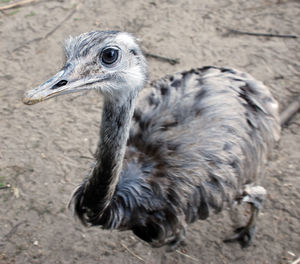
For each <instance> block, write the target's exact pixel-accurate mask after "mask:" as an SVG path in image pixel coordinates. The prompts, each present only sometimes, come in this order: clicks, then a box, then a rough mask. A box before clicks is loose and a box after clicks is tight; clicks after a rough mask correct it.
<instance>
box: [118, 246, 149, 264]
mask: <svg viewBox="0 0 300 264" xmlns="http://www.w3.org/2000/svg"><path fill="white" fill-rule="evenodd" d="M121 246H122V247H123V248H125V249H126V250H127V251H128V252H129V253H130V254H131V255H133V256H135V257H136V258H137V259H139V260H141V261H143V262H145V260H144V259H143V258H142V257H140V256H138V255H137V254H135V253H134V252H133V251H132V250H130V249H129V248H128V247H127V246H126V245H124V244H123V243H122V242H121Z"/></svg>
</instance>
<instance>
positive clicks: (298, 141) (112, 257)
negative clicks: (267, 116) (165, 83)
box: [0, 0, 300, 264]
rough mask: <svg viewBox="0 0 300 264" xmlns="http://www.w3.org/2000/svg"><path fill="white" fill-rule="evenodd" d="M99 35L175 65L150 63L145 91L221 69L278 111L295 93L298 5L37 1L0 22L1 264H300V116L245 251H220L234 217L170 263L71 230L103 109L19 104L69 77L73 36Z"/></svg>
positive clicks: (64, 102)
mask: <svg viewBox="0 0 300 264" xmlns="http://www.w3.org/2000/svg"><path fill="white" fill-rule="evenodd" d="M12 2H13V1H8V0H0V6H5V5H7V4H10V3H12ZM95 29H101V30H103V29H116V30H122V31H129V32H132V33H134V34H135V35H136V36H137V37H138V38H139V40H140V42H141V45H142V47H143V49H144V50H145V51H147V52H151V53H154V54H158V55H162V56H165V57H170V58H178V59H180V63H179V64H176V65H170V64H169V63H166V62H162V61H158V60H155V59H153V58H149V59H148V61H149V72H150V74H149V80H153V79H155V78H158V77H162V76H164V75H165V74H167V73H173V72H176V71H180V70H188V69H190V68H192V67H199V66H204V65H218V66H228V67H234V68H238V69H241V70H244V71H247V72H249V73H251V74H252V75H254V76H255V77H256V78H257V79H260V80H262V81H264V82H265V83H266V84H267V85H268V86H269V87H270V89H271V91H272V93H273V95H274V96H275V97H276V99H277V100H278V101H279V102H280V108H281V109H283V108H284V107H285V106H287V105H288V104H289V103H290V102H292V101H293V99H295V97H296V96H297V95H299V94H300V78H299V77H300V45H299V44H300V1H299V0H298V1H292V0H290V1H289V0H282V1H280V0H278V1H277V0H253V1H248V0H240V1H234V0H210V1H199V0H189V1H176V0H161V1H159V0H152V1H138V0H133V1H129V0H121V1H120V0H119V1H117V0H100V1H99V0H86V1H80V0H73V1H71V0H70V1H68V0H49V1H45V0H44V1H42V0H41V1H35V2H32V3H30V4H27V5H23V6H20V7H18V8H15V9H9V10H6V11H2V12H0V39H1V41H0V50H1V53H0V98H1V99H0V100H1V101H0V102H1V103H0V143H1V147H0V263H1V264H2V263H91V264H92V263H104V264H105V263H109V264H114V263H116V264H122V263H124V264H125V263H126V264H127V263H143V262H144V263H149V264H150V263H151V264H152V263H153V264H157V263H172V264H175V263H205V264H208V263H247V264H248V263H249V264H252V263H253V264H254V263H257V264H261V263H262V264H263V263H265V264H267V263H272V264H273V263H300V262H299V261H298V262H297V259H298V258H299V257H300V220H299V219H300V161H299V156H300V155H299V153H300V133H299V132H300V114H298V115H296V116H295V118H294V119H293V120H292V122H291V123H290V124H289V126H288V127H286V128H284V129H283V131H282V138H281V141H280V142H279V144H278V147H277V148H276V149H275V151H274V153H273V154H272V156H271V161H270V162H269V163H268V166H267V168H266V171H265V174H264V178H263V180H262V184H263V186H265V187H266V189H267V190H268V199H267V200H266V202H265V204H264V209H263V211H262V213H261V215H260V219H259V222H258V227H257V233H256V237H255V241H254V243H253V245H252V246H251V247H249V248H247V249H241V248H240V246H239V245H238V244H224V243H223V242H222V239H224V238H225V237H226V236H228V235H229V234H231V233H232V230H233V228H234V227H236V225H238V223H237V222H238V221H239V218H236V217H233V216H232V214H231V213H230V212H229V211H224V212H222V213H221V214H219V215H215V216H212V217H211V218H210V219H209V220H208V221H198V222H196V223H194V224H192V225H191V226H189V229H188V232H187V246H186V247H184V248H179V249H178V250H177V251H174V252H171V253H167V252H166V250H165V248H161V249H154V248H151V247H149V246H148V245H146V244H145V243H143V242H141V241H140V240H138V239H137V238H135V237H134V235H133V234H132V233H131V232H117V231H103V230H101V229H99V228H89V229H87V228H85V227H83V226H81V225H80V224H79V223H78V222H77V221H75V220H74V219H73V217H72V215H71V213H70V212H69V210H68V209H66V204H67V202H68V200H69V197H70V195H71V193H72V191H73V190H74V188H75V186H76V185H77V184H79V183H80V182H81V180H82V179H83V177H85V175H86V174H87V172H88V170H89V166H90V163H91V162H92V161H91V160H90V159H89V157H91V156H92V154H91V153H93V152H94V151H95V147H96V143H97V141H98V138H97V136H98V129H99V118H100V112H101V98H100V97H99V96H98V95H97V94H96V93H93V92H91V93H88V94H86V95H85V96H79V95H78V94H75V95H70V96H62V97H59V98H57V99H53V100H49V101H47V102H44V103H41V104H37V105H34V106H31V107H29V106H25V105H23V104H22V102H21V98H22V95H23V93H24V91H26V90H28V89H31V88H33V87H35V86H37V85H39V84H40V83H42V82H43V81H44V80H46V79H47V78H48V77H49V76H51V75H52V74H53V73H55V72H56V71H57V70H58V69H59V68H60V67H61V66H62V63H63V55H62V48H61V46H62V43H63V40H64V39H65V38H66V37H68V36H69V35H77V34H79V33H82V32H86V31H91V30H95ZM229 29H237V30H242V31H249V32H266V33H274V34H289V35H296V36H298V37H299V38H298V39H297V38H278V37H258V36H247V35H237V34H228V30H229ZM6 187H9V188H6ZM242 214H246V215H247V211H245V210H244V209H243V210H242ZM298 260H299V259H298Z"/></svg>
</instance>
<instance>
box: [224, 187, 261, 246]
mask: <svg viewBox="0 0 300 264" xmlns="http://www.w3.org/2000/svg"><path fill="white" fill-rule="evenodd" d="M265 196H266V190H265V189H264V188H263V187H261V186H251V185H246V186H245V190H244V193H243V196H242V199H241V201H242V202H246V203H249V204H250V206H251V216H250V219H249V221H248V223H247V224H246V226H243V227H240V228H237V229H236V230H235V233H236V234H234V235H233V236H232V237H230V238H228V239H225V240H224V242H226V243H227V242H239V243H240V245H241V246H242V247H243V248H245V247H248V246H250V245H251V243H252V241H253V237H254V232H255V227H256V219H257V216H258V213H259V210H260V208H261V205H262V202H263V201H264V199H265Z"/></svg>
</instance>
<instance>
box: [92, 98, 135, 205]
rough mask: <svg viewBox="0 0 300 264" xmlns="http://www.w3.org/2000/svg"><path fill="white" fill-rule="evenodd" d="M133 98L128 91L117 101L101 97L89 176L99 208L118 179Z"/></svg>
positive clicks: (112, 191)
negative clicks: (93, 165) (94, 160)
mask: <svg viewBox="0 0 300 264" xmlns="http://www.w3.org/2000/svg"><path fill="white" fill-rule="evenodd" d="M135 98H136V94H130V95H128V96H126V98H125V97H122V98H121V99H118V100H114V99H111V98H105V99H104V106H103V112H102V121H101V128H100V140H99V144H98V149H97V152H96V165H95V167H94V169H93V171H92V173H91V175H90V179H89V182H90V187H91V188H92V189H93V192H92V193H94V194H95V196H94V198H96V199H97V202H98V203H99V204H101V209H102V210H103V209H105V208H106V207H107V206H108V205H109V203H110V201H111V199H112V197H113V195H114V192H115V189H116V186H117V183H118V181H119V175H120V173H121V170H122V166H123V158H124V154H125V149H126V143H127V139H128V136H129V129H130V123H131V119H132V116H133V111H134V103H135ZM99 209H100V208H99Z"/></svg>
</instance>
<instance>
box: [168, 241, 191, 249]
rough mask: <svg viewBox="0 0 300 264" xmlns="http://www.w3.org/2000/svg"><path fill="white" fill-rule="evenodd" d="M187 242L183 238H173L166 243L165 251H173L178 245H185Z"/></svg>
mask: <svg viewBox="0 0 300 264" xmlns="http://www.w3.org/2000/svg"><path fill="white" fill-rule="evenodd" d="M186 245H187V244H186V242H185V241H184V240H175V239H174V240H173V241H171V242H169V243H168V247H167V252H173V251H174V250H176V249H177V248H179V247H180V246H182V247H185V246H186Z"/></svg>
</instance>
